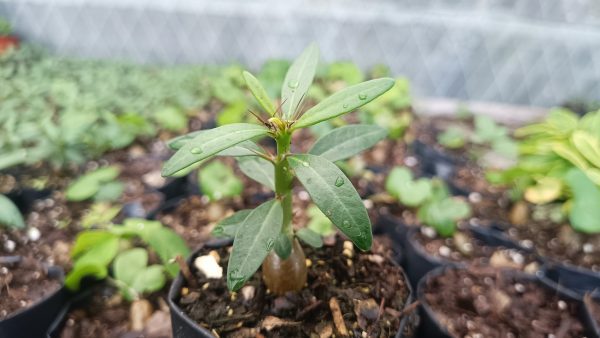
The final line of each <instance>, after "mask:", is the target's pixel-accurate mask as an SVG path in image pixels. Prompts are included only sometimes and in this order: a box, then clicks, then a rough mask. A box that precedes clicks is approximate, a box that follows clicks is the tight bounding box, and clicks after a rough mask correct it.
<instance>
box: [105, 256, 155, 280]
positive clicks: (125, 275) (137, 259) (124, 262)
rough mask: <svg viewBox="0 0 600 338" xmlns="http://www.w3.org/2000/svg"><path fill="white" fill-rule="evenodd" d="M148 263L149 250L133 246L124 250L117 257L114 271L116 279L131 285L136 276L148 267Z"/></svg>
mask: <svg viewBox="0 0 600 338" xmlns="http://www.w3.org/2000/svg"><path fill="white" fill-rule="evenodd" d="M147 265H148V252H146V250H144V249H142V248H133V249H130V250H127V251H123V252H121V253H120V254H118V255H117V257H115V260H114V262H113V273H114V276H115V278H116V279H118V280H120V281H122V282H124V283H125V284H127V285H131V284H132V283H133V281H134V280H135V278H136V276H137V275H138V274H139V273H140V272H141V271H143V270H144V269H146V266H147Z"/></svg>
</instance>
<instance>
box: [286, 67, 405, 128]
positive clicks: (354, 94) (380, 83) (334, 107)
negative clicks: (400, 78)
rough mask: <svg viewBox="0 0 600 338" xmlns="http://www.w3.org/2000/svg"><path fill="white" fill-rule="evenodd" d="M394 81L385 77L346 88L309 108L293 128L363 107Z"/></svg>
mask: <svg viewBox="0 0 600 338" xmlns="http://www.w3.org/2000/svg"><path fill="white" fill-rule="evenodd" d="M394 83H395V81H394V79H389V78H383V79H375V80H371V81H367V82H363V83H359V84H357V85H354V86H350V87H348V88H345V89H343V90H341V91H339V92H337V93H335V94H333V95H331V96H330V97H328V98H326V99H325V100H323V101H321V102H320V103H318V104H317V105H316V106H314V107H312V108H310V109H309V110H307V111H306V113H304V114H303V115H302V116H301V117H300V118H299V119H298V121H296V123H295V124H294V126H293V127H292V128H293V129H298V128H305V127H308V126H311V125H313V124H317V123H319V122H322V121H325V120H329V119H332V118H334V117H337V116H340V115H342V114H345V113H348V112H350V111H352V110H354V109H356V108H359V107H362V106H363V105H365V104H367V103H369V102H370V101H372V100H374V99H375V98H377V97H378V96H379V95H381V94H383V93H385V92H386V91H388V90H389V89H390V88H392V87H393V86H394ZM361 94H362V95H365V98H364V99H360V98H359V95H361ZM344 105H346V106H344Z"/></svg>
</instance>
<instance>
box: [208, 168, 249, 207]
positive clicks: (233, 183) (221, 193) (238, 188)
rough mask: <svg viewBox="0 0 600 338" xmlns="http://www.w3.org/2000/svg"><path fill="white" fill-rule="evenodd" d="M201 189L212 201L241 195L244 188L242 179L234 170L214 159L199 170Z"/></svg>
mask: <svg viewBox="0 0 600 338" xmlns="http://www.w3.org/2000/svg"><path fill="white" fill-rule="evenodd" d="M198 182H199V183H200V189H201V190H202V192H204V194H205V195H206V196H208V198H209V199H210V200H211V201H216V200H219V199H222V198H227V197H234V196H239V195H240V194H241V193H242V190H244V185H243V184H242V181H241V180H240V179H239V178H237V177H236V176H235V173H234V172H233V170H232V169H231V168H230V167H229V166H226V165H225V164H223V163H221V162H220V161H212V162H211V163H209V164H208V165H206V166H205V167H204V168H202V169H201V170H200V171H199V172H198Z"/></svg>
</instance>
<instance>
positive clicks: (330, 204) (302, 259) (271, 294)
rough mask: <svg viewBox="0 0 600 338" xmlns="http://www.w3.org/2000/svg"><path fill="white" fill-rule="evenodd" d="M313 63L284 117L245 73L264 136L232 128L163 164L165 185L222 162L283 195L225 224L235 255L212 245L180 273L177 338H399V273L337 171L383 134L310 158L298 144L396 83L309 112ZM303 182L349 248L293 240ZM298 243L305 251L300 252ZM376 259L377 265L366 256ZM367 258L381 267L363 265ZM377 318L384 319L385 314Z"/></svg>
mask: <svg viewBox="0 0 600 338" xmlns="http://www.w3.org/2000/svg"><path fill="white" fill-rule="evenodd" d="M317 63H318V49H317V47H316V46H315V45H311V46H309V47H308V48H307V49H306V50H305V51H304V52H303V53H302V55H301V56H300V57H299V58H298V59H297V60H296V61H295V62H294V63H293V64H292V65H291V67H290V68H289V70H288V72H287V74H286V77H285V81H284V83H283V86H282V91H281V102H282V103H281V106H280V107H279V108H277V107H276V106H275V104H274V103H273V101H272V100H271V99H270V98H269V97H268V95H267V93H266V91H265V90H264V89H263V87H262V86H261V85H260V83H259V82H258V80H257V79H256V78H255V77H254V76H252V75H251V74H250V73H248V72H244V78H245V80H246V83H247V85H248V87H249V88H250V90H251V92H252V94H253V95H254V97H255V98H256V100H257V101H258V102H259V104H260V105H261V107H262V108H263V109H264V111H265V113H267V114H268V117H267V118H263V117H262V116H261V114H255V115H256V117H257V118H258V119H259V120H260V124H250V123H237V124H227V125H224V126H221V127H218V128H215V129H210V130H205V131H200V132H195V133H193V134H191V135H186V136H182V137H179V138H177V139H174V140H173V141H171V142H170V146H171V147H172V148H178V150H177V152H176V153H175V154H174V155H173V156H172V157H171V159H169V160H168V161H167V162H166V163H165V165H164V167H163V175H165V176H169V175H172V174H174V173H177V172H178V171H180V170H182V169H184V168H186V167H189V166H191V165H194V164H195V163H197V162H199V161H204V160H207V159H209V158H211V157H213V156H215V155H220V156H222V155H229V156H234V157H246V158H247V159H246V160H247V161H254V162H255V163H256V164H257V166H262V167H265V168H267V170H264V171H260V172H259V171H257V170H252V171H249V172H247V174H250V176H251V177H253V178H254V179H256V180H257V181H259V182H264V184H266V185H269V186H271V187H272V188H273V189H274V191H275V198H273V199H272V200H269V201H267V202H264V203H262V204H261V205H260V206H258V207H257V208H255V209H253V210H241V211H239V212H237V213H235V214H234V215H232V216H230V217H229V218H227V219H226V220H224V221H223V222H222V223H221V225H220V226H222V227H224V228H225V229H227V230H226V231H228V232H229V233H230V234H231V235H232V236H233V245H232V246H231V248H230V250H231V251H230V252H229V250H228V248H227V247H223V246H216V247H215V246H212V247H211V246H209V245H206V246H205V247H204V248H202V249H200V250H199V252H198V253H196V254H195V255H194V256H192V261H193V267H192V269H186V267H185V266H184V267H182V272H183V275H184V276H186V278H185V281H184V280H183V276H182V278H180V279H178V280H176V281H175V282H174V283H173V286H172V288H171V291H170V294H169V302H170V306H171V309H172V310H171V314H172V320H173V334H174V335H175V336H177V337H192V336H211V333H212V334H214V335H221V334H223V333H228V332H232V331H237V332H239V334H244V333H251V332H254V333H253V334H257V333H258V332H259V331H271V332H273V331H276V332H278V333H279V334H281V335H283V336H290V335H297V334H298V333H299V332H304V334H306V335H309V334H310V333H311V332H313V333H316V332H322V333H326V332H331V333H333V332H337V334H341V335H347V334H349V332H351V331H352V332H354V334H359V335H360V334H363V333H362V332H363V331H364V332H365V334H366V332H367V331H369V332H378V333H376V335H382V336H394V335H396V333H397V332H398V331H399V326H400V319H401V317H402V314H401V312H400V311H402V307H403V306H404V305H405V304H406V302H407V300H408V298H407V297H408V295H409V292H408V289H407V284H406V283H405V282H404V279H403V277H402V271H401V269H400V268H399V267H398V266H397V265H394V264H393V262H391V261H390V260H389V259H388V256H387V253H386V250H385V249H384V248H383V247H382V246H381V245H379V244H378V242H375V243H374V242H373V237H372V234H371V222H370V220H369V217H368V215H367V211H366V209H365V207H364V205H363V201H362V200H361V199H360V197H359V195H358V193H357V192H356V190H355V189H354V187H353V186H352V184H351V182H350V181H349V179H348V178H347V177H346V176H345V175H344V173H343V172H342V171H341V170H340V169H339V168H338V167H337V166H336V165H335V164H334V163H333V162H334V161H338V160H341V159H345V158H348V157H350V156H352V155H354V154H356V153H357V152H360V151H362V150H364V149H367V148H368V147H370V146H372V145H373V144H375V143H376V142H377V141H379V140H380V139H381V138H383V137H384V136H385V133H383V135H381V136H378V137H375V136H374V135H373V133H372V131H373V130H376V129H378V127H376V126H369V125H351V126H346V127H344V128H340V129H334V130H333V131H331V132H330V133H328V134H326V135H324V136H323V137H322V138H321V139H320V140H318V141H317V142H316V144H315V145H314V146H313V148H312V149H311V150H310V151H309V152H308V153H306V154H298V153H294V152H293V149H292V136H293V135H294V133H296V132H297V131H299V130H301V129H302V128H306V127H309V126H312V125H315V124H317V123H320V122H323V121H327V120H329V119H332V118H335V117H337V116H340V115H342V114H345V113H348V112H350V111H352V110H354V109H356V108H358V107H361V106H363V105H365V104H366V103H368V102H370V101H372V100H373V99H375V98H377V97H378V96H380V95H381V94H383V93H384V92H386V91H387V90H389V89H390V88H391V87H392V86H393V84H394V80H392V79H387V78H382V79H375V80H371V81H367V82H364V83H360V84H357V85H354V86H350V87H348V88H346V89H344V90H342V91H340V92H338V93H336V94H333V95H332V96H330V97H329V98H327V99H325V100H323V101H321V102H320V103H318V104H317V105H315V106H314V107H312V108H310V109H308V110H306V111H305V112H304V111H303V109H302V108H301V107H302V102H303V98H304V97H305V94H306V92H307V90H308V89H309V87H310V85H311V83H312V81H313V77H314V74H315V70H316V67H317ZM264 137H268V138H272V139H274V140H275V142H276V145H277V150H276V153H275V154H270V153H268V152H266V151H265V150H264V149H261V147H259V146H258V145H257V144H256V143H254V142H253V141H252V140H254V139H258V138H264ZM296 179H297V180H298V181H299V182H300V183H301V184H302V186H303V187H304V189H306V191H307V192H308V194H309V195H310V197H311V198H312V200H313V202H314V204H315V205H316V206H317V207H318V208H319V209H320V210H321V211H322V212H323V214H324V215H325V216H326V217H327V218H329V220H331V222H332V223H333V224H335V225H336V227H337V228H338V229H339V230H340V231H341V232H342V233H343V234H344V235H345V236H346V237H347V238H348V240H342V239H338V240H337V241H336V243H335V244H334V245H332V246H322V239H321V237H320V236H319V235H318V234H317V233H315V232H314V231H311V230H308V229H305V230H303V231H295V230H294V229H295V228H294V224H293V219H294V214H293V209H292V205H293V203H294V202H293V188H294V185H295V182H296ZM298 225H299V224H296V226H298ZM298 238H299V239H300V240H301V241H302V242H304V243H305V244H308V246H307V247H305V248H304V247H303V246H301V245H300V242H299V241H298ZM372 245H373V247H372ZM354 246H356V247H357V248H358V249H359V250H355V249H354ZM369 249H372V254H366V253H362V252H360V251H366V250H369ZM369 257H371V258H370V259H371V261H377V263H369V264H366V263H367V262H369ZM340 264H341V265H340ZM223 266H226V269H227V270H226V275H225V276H223V271H222V270H223ZM261 267H262V269H261V271H260V273H256V272H257V270H259V268H261ZM189 270H191V272H190V271H189ZM392 280H393V281H392ZM359 281H361V282H359ZM389 282H391V283H392V284H393V285H388V283H389ZM357 283H359V284H360V285H362V289H361V288H359V287H358V285H359V284H357ZM370 284H371V285H379V286H378V287H376V288H372V287H369V286H368V285H370ZM333 285H335V287H333ZM384 285H387V286H384ZM359 290H361V291H359ZM384 303H385V304H384ZM380 307H381V308H383V309H386V310H385V311H379V310H377V309H378V308H380ZM390 313H393V314H395V315H392V316H390V315H389V314H390ZM317 318H318V320H317ZM378 318H379V320H378V321H375V319H378ZM377 323H379V324H377ZM388 323H389V325H388Z"/></svg>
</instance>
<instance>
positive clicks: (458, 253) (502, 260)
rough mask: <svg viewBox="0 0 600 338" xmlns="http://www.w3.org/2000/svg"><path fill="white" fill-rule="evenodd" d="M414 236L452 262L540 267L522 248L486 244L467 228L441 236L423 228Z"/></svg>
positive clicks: (438, 255)
mask: <svg viewBox="0 0 600 338" xmlns="http://www.w3.org/2000/svg"><path fill="white" fill-rule="evenodd" d="M414 239H415V240H416V241H417V242H418V243H419V244H420V246H421V247H422V248H423V249H424V250H425V252H427V253H428V254H429V255H431V256H433V257H436V258H438V259H443V260H449V261H452V262H462V263H469V264H475V265H490V266H492V267H495V268H509V269H518V270H524V269H526V268H527V270H528V271H536V270H538V267H539V265H538V263H537V260H536V258H535V255H533V254H529V253H526V252H522V251H520V250H515V249H508V248H504V247H494V246H489V245H485V244H484V243H483V242H481V241H480V240H478V239H477V238H475V237H474V236H473V234H471V233H470V232H469V231H467V230H460V231H457V232H456V233H455V234H454V236H452V237H449V238H441V237H438V236H436V234H435V231H434V230H433V229H431V228H422V229H421V231H417V232H416V233H415V237H414Z"/></svg>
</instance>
